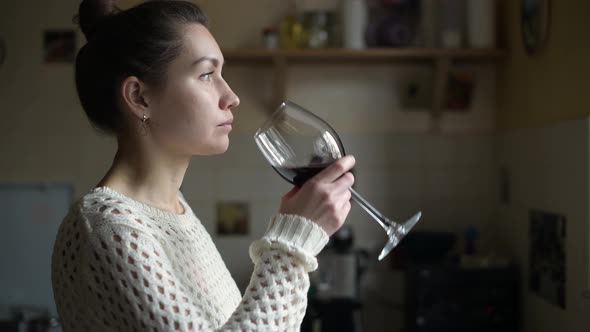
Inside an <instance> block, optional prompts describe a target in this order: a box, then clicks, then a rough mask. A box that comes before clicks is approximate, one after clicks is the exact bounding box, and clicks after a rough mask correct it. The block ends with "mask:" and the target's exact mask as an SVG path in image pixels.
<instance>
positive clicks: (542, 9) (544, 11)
mask: <svg viewBox="0 0 590 332" xmlns="http://www.w3.org/2000/svg"><path fill="white" fill-rule="evenodd" d="M550 17H551V1H550V0H521V2H520V27H521V31H522V41H523V44H524V48H525V50H526V51H527V53H528V54H529V55H534V54H536V53H538V52H539V51H541V50H542V49H543V47H544V46H545V44H546V42H547V37H548V35H549V23H550Z"/></svg>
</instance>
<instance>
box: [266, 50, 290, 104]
mask: <svg viewBox="0 0 590 332" xmlns="http://www.w3.org/2000/svg"><path fill="white" fill-rule="evenodd" d="M286 94H287V59H286V58H285V57H284V56H280V55H278V56H275V57H274V58H273V86H272V96H271V100H270V105H269V109H270V110H271V111H274V110H275V109H276V108H277V107H278V106H279V105H280V104H281V102H283V101H284V100H285V97H286Z"/></svg>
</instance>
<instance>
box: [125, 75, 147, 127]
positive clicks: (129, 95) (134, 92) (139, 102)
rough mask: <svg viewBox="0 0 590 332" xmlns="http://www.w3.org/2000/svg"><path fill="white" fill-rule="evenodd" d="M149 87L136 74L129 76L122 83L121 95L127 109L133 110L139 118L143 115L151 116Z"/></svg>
mask: <svg viewBox="0 0 590 332" xmlns="http://www.w3.org/2000/svg"><path fill="white" fill-rule="evenodd" d="M146 92H147V87H146V86H145V84H144V83H143V82H141V81H140V80H139V79H138V78H137V77H135V76H129V77H127V78H126V79H125V80H124V81H123V83H121V97H122V101H123V103H124V105H125V106H126V107H125V109H127V110H129V111H131V112H132V113H133V114H134V115H135V116H137V117H138V118H139V119H142V118H143V116H144V115H145V116H147V117H149V116H150V114H149V111H148V108H149V105H148V102H147V96H146Z"/></svg>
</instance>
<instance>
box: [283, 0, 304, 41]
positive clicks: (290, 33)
mask: <svg viewBox="0 0 590 332" xmlns="http://www.w3.org/2000/svg"><path fill="white" fill-rule="evenodd" d="M306 35H307V34H306V32H305V29H304V27H303V22H302V20H301V18H300V15H298V13H297V7H296V5H295V1H294V0H291V1H290V2H289V9H288V10H287V13H286V14H285V16H283V18H282V20H281V24H280V33H279V41H280V45H281V48H286V49H296V48H303V47H305V46H306V44H307V36H306Z"/></svg>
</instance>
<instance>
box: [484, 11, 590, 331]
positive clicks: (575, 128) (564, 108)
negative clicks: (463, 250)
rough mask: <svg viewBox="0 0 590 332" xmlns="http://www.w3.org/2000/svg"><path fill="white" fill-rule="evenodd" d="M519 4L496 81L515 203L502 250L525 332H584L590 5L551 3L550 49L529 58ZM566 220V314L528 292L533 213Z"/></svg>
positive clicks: (502, 232)
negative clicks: (513, 267)
mask: <svg viewBox="0 0 590 332" xmlns="http://www.w3.org/2000/svg"><path fill="white" fill-rule="evenodd" d="M519 2H520V1H503V2H502V3H503V5H504V8H503V11H502V15H501V17H503V18H504V22H503V27H505V28H506V35H505V37H506V40H507V45H508V49H509V56H508V57H507V58H506V62H505V64H504V66H502V67H501V68H500V70H499V74H498V81H497V83H498V97H499V108H498V117H497V119H498V125H499V127H500V129H501V132H500V133H499V134H498V136H497V141H496V142H495V146H496V148H497V162H498V166H497V167H498V169H506V170H507V171H508V174H509V178H510V182H511V186H512V201H511V202H510V203H509V204H500V205H499V209H498V212H499V214H498V221H499V223H498V234H497V237H496V239H497V241H498V248H499V249H500V250H502V251H503V252H504V253H506V254H507V255H509V256H512V257H514V258H515V259H516V260H517V262H518V263H519V264H520V266H521V268H522V273H523V276H522V281H523V290H522V296H523V303H522V307H523V313H524V317H523V318H524V319H523V331H535V332H543V331H555V330H562V331H585V330H587V326H588V325H589V323H590V320H589V317H588V315H587V312H588V309H589V308H590V301H588V300H584V299H583V298H582V296H581V292H582V291H583V290H584V289H588V287H589V283H590V272H589V270H590V264H589V262H590V254H589V251H590V244H589V240H588V239H589V238H590V236H589V232H590V229H589V226H588V225H589V223H590V215H589V211H588V209H589V208H588V206H589V204H588V199H589V194H588V192H589V188H590V186H589V176H588V172H589V166H590V165H589V163H588V159H589V145H588V139H589V132H588V117H587V115H588V113H589V108H588V101H587V97H586V95H587V91H586V90H587V88H586V87H587V86H588V84H587V82H586V80H587V78H588V77H589V74H590V66H588V65H587V59H588V56H589V55H590V44H589V43H588V38H587V36H586V32H587V31H588V29H589V28H590V23H589V21H588V18H587V16H586V13H587V12H588V10H589V9H590V3H588V2H586V1H577V2H575V5H574V2H573V1H552V15H551V20H552V22H551V30H550V35H549V40H548V44H547V47H546V49H545V50H544V51H543V52H541V53H540V54H538V55H535V56H534V57H529V56H527V55H526V54H525V52H524V49H523V47H522V43H521V39H520V36H521V35H520V27H519V7H518V6H519ZM530 209H542V210H548V211H550V212H556V213H560V214H564V215H566V216H567V244H566V250H567V254H566V255H567V262H566V266H567V267H566V276H567V285H566V287H567V290H566V302H567V303H566V309H565V310H562V309H559V308H557V307H556V306H553V305H551V304H549V303H548V302H546V301H544V300H543V299H541V298H539V297H537V296H536V295H534V294H533V293H531V292H529V290H528V280H529V279H528V278H529V274H528V264H529V261H528V251H529V247H528V246H529V240H530V238H529V235H528V232H529V229H528V226H529V222H528V211H529V210H530Z"/></svg>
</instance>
